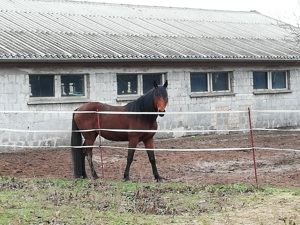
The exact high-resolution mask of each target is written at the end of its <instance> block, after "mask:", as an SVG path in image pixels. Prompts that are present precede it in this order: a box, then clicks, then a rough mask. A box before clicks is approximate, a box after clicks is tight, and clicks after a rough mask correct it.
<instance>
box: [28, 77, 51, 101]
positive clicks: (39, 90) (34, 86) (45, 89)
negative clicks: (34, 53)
mask: <svg viewBox="0 0 300 225" xmlns="http://www.w3.org/2000/svg"><path fill="white" fill-rule="evenodd" d="M29 84H30V89H31V95H30V97H52V96H54V75H30V76H29Z"/></svg>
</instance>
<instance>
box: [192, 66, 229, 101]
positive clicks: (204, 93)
mask: <svg viewBox="0 0 300 225" xmlns="http://www.w3.org/2000/svg"><path fill="white" fill-rule="evenodd" d="M217 73H227V85H228V90H213V76H214V75H215V74H217ZM193 74H206V76H207V84H206V85H207V86H206V87H207V88H206V89H207V91H192V79H191V75H193ZM232 82H233V72H232V71H209V72H206V71H205V72H203V71H197V72H190V93H191V94H190V97H191V98H193V97H210V96H230V95H235V93H234V92H233V86H232Z"/></svg>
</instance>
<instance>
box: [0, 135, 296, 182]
mask: <svg viewBox="0 0 300 225" xmlns="http://www.w3.org/2000/svg"><path fill="white" fill-rule="evenodd" d="M253 136H254V146H255V147H263V148H267V147H268V148H276V149H289V150H290V151H287V150H266V149H256V150H255V160H256V165H257V169H256V171H257V182H258V185H260V186H265V185H271V186H276V187H286V188H300V150H298V151H291V149H296V150H297V149H300V147H299V146H300V133H299V132H291V131H287V132H273V133H270V132H254V135H253ZM104 145H106V146H107V145H109V146H121V147H126V143H124V142H121V143H117V142H106V143H104ZM155 147H156V148H161V149H170V150H175V149H209V148H215V149H220V148H251V141H250V138H249V134H228V135H209V136H196V137H184V138H176V139H168V140H156V142H155ZM102 151H103V168H104V169H103V171H102V169H101V163H100V162H101V160H100V150H99V149H94V163H95V166H96V170H97V172H98V175H99V176H100V177H101V179H103V178H102V175H104V179H106V180H113V181H122V180H123V172H124V169H125V164H126V154H127V151H126V150H124V149H112V148H102ZM71 158H72V157H71V151H70V149H51V148H48V149H45V148H44V149H35V150H22V151H17V152H16V151H15V152H12V153H0V176H13V177H18V178H33V177H39V178H40V177H42V178H68V179H72V178H73V170H72V161H71ZM156 160H157V167H158V170H159V173H160V175H161V176H162V177H164V178H165V180H164V182H177V183H189V184H198V185H208V184H250V185H256V179H255V173H254V163H253V162H254V160H253V152H252V150H242V151H201V152H197V151H190V152H187V151H185V152H180V151H157V152H156ZM102 172H103V173H102ZM130 177H131V180H132V181H134V182H154V178H153V175H152V171H151V166H150V164H149V162H148V158H147V154H146V153H145V152H144V151H137V152H136V154H135V159H134V162H133V164H132V167H131V171H130Z"/></svg>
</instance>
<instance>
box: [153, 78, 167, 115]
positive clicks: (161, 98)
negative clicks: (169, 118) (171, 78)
mask: <svg viewBox="0 0 300 225" xmlns="http://www.w3.org/2000/svg"><path fill="white" fill-rule="evenodd" d="M167 86H168V81H167V80H166V82H165V83H164V85H161V86H158V85H157V83H156V82H155V81H154V107H155V109H156V110H157V112H165V111H166V110H165V109H166V106H167V104H168V93H167ZM159 116H161V117H162V116H164V114H159Z"/></svg>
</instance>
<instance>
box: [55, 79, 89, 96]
mask: <svg viewBox="0 0 300 225" xmlns="http://www.w3.org/2000/svg"><path fill="white" fill-rule="evenodd" d="M60 77H61V96H84V75H61V76H60Z"/></svg>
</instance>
